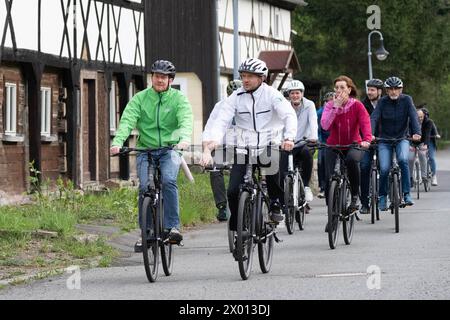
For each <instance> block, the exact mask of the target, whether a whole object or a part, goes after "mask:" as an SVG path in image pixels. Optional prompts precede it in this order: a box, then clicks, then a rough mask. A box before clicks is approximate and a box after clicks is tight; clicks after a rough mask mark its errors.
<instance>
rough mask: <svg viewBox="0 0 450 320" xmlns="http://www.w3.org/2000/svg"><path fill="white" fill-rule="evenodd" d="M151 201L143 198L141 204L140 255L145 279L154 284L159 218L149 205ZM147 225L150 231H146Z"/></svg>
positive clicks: (157, 256) (157, 263) (156, 269)
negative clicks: (142, 259)
mask: <svg viewBox="0 0 450 320" xmlns="http://www.w3.org/2000/svg"><path fill="white" fill-rule="evenodd" d="M151 201H152V199H151V198H150V197H145V198H144V201H143V203H142V227H141V236H142V254H143V256H144V267H145V273H146V275H147V279H148V281H150V282H155V281H156V278H157V277H158V265H159V254H158V253H159V250H158V249H159V248H158V247H159V243H158V242H159V241H158V240H159V237H160V231H159V216H158V215H157V214H156V210H155V208H154V207H153V206H152V204H151ZM147 224H150V230H148V231H147Z"/></svg>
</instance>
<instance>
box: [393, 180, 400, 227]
mask: <svg viewBox="0 0 450 320" xmlns="http://www.w3.org/2000/svg"><path fill="white" fill-rule="evenodd" d="M392 180H393V181H392V207H393V208H392V210H393V211H394V217H395V232H396V233H398V232H399V229H400V226H399V207H400V191H399V181H400V179H399V177H398V175H397V174H396V173H394V175H393V177H392Z"/></svg>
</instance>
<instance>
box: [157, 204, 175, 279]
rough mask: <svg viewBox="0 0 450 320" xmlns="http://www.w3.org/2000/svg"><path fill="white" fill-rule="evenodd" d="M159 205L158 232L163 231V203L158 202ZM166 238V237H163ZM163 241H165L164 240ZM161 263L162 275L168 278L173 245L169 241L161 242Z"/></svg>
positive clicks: (170, 270) (170, 272)
mask: <svg viewBox="0 0 450 320" xmlns="http://www.w3.org/2000/svg"><path fill="white" fill-rule="evenodd" d="M159 203H160V205H159V206H158V210H159V212H161V213H162V214H159V212H157V214H158V215H159V216H160V217H161V221H160V227H161V229H160V230H164V227H163V225H164V207H163V201H160V202H159ZM164 236H166V235H164ZM164 240H165V239H164ZM161 262H162V266H163V270H164V274H165V275H166V276H170V275H171V274H172V271H173V244H172V243H170V241H166V242H164V241H161Z"/></svg>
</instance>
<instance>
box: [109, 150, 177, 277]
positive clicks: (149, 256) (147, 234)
mask: <svg viewBox="0 0 450 320" xmlns="http://www.w3.org/2000/svg"><path fill="white" fill-rule="evenodd" d="M169 150H173V147H172V146H170V147H162V148H155V149H152V148H131V147H122V148H121V149H120V152H119V153H118V154H117V155H124V154H128V153H130V152H139V153H142V152H144V153H147V155H148V178H149V179H148V186H147V190H146V191H145V193H144V194H143V202H142V221H141V237H142V253H143V257H144V268H145V273H146V275H147V279H148V281H149V282H155V281H156V279H157V277H158V266H159V251H160V252H161V264H162V267H163V270H164V274H165V275H166V276H170V275H171V274H172V271H173V259H174V258H173V245H178V246H183V242H182V241H181V242H174V241H170V240H169V238H168V232H165V231H164V226H163V224H164V207H163V202H164V199H163V196H162V180H161V170H160V167H159V162H158V161H156V166H153V165H152V161H153V158H152V151H169ZM158 249H159V250H158Z"/></svg>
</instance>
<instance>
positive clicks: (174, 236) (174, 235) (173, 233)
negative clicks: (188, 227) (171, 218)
mask: <svg viewBox="0 0 450 320" xmlns="http://www.w3.org/2000/svg"><path fill="white" fill-rule="evenodd" d="M169 240H170V241H173V242H180V241H181V240H183V236H182V235H181V233H180V231H179V230H178V229H177V228H172V229H170V232H169Z"/></svg>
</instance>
